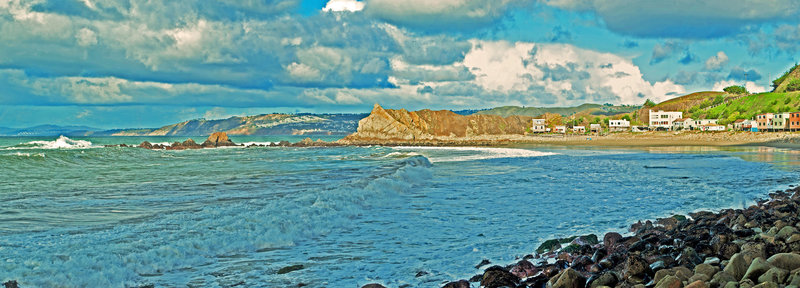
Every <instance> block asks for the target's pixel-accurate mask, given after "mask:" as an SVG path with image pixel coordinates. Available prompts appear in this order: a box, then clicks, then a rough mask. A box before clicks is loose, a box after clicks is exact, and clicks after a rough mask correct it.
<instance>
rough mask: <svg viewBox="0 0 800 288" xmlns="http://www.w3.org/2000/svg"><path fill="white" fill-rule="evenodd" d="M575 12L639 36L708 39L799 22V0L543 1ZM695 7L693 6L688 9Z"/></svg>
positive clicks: (624, 32)
mask: <svg viewBox="0 0 800 288" xmlns="http://www.w3.org/2000/svg"><path fill="white" fill-rule="evenodd" d="M542 2H544V3H545V4H546V5H550V6H553V7H558V8H561V9H565V10H572V11H590V12H594V13H595V14H596V15H598V16H599V17H600V18H602V20H603V22H604V23H605V24H606V27H608V29H610V30H612V31H615V32H618V33H621V34H625V35H632V36H637V37H668V38H681V39H707V38H715V37H724V36H729V35H735V34H737V33H739V32H741V31H743V30H744V29H747V28H748V27H750V26H752V25H760V24H763V23H780V22H784V21H796V17H797V16H798V12H799V11H800V5H797V4H798V3H797V1H796V0H748V1H727V0H712V1H702V2H697V1H693V0H676V1H626V0H542ZM688 7H691V8H688Z"/></svg>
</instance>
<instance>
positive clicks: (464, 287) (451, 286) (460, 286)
mask: <svg viewBox="0 0 800 288" xmlns="http://www.w3.org/2000/svg"><path fill="white" fill-rule="evenodd" d="M442 288H470V286H469V281H467V280H458V281H453V282H450V283H447V284H444V286H442Z"/></svg>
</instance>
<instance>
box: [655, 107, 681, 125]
mask: <svg viewBox="0 0 800 288" xmlns="http://www.w3.org/2000/svg"><path fill="white" fill-rule="evenodd" d="M680 118H683V112H680V111H677V112H674V111H666V112H665V111H660V110H659V111H658V112H653V110H650V129H655V128H664V129H670V128H672V122H674V121H675V120H677V119H680Z"/></svg>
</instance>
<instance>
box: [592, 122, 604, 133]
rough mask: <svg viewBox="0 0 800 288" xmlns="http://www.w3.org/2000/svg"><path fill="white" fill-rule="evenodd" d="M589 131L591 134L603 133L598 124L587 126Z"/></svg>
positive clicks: (601, 127)
mask: <svg viewBox="0 0 800 288" xmlns="http://www.w3.org/2000/svg"><path fill="white" fill-rule="evenodd" d="M589 131H592V133H600V131H603V126H600V124H589Z"/></svg>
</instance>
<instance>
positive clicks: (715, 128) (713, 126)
mask: <svg viewBox="0 0 800 288" xmlns="http://www.w3.org/2000/svg"><path fill="white" fill-rule="evenodd" d="M698 127H699V128H700V131H709V132H719V131H725V125H719V124H716V123H709V124H703V125H700V126H698Z"/></svg>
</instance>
